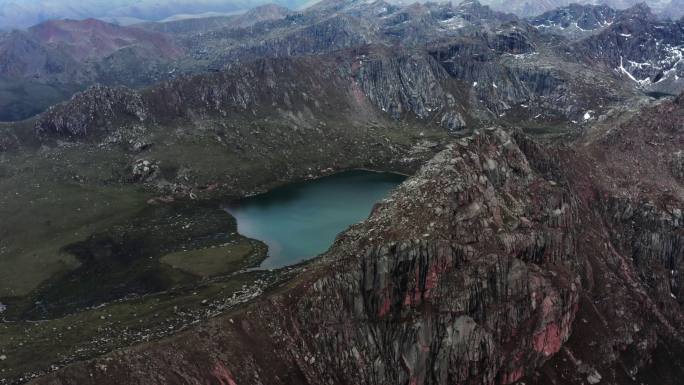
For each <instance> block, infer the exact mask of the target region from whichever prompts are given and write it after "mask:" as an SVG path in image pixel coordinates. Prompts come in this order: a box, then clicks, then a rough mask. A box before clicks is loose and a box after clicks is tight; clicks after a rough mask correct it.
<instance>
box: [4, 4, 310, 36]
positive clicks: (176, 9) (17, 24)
mask: <svg viewBox="0 0 684 385" xmlns="http://www.w3.org/2000/svg"><path fill="white" fill-rule="evenodd" d="M270 2H271V1H269V0H197V1H189V0H165V1H156V0H88V1H83V2H79V3H78V5H75V4H74V2H73V1H69V0H0V30H11V29H15V28H27V27H30V26H32V25H35V24H39V23H42V22H44V21H47V20H50V19H87V18H98V19H107V20H112V21H121V23H122V24H131V23H134V22H142V21H160V20H164V19H167V18H174V17H176V16H178V15H182V16H185V15H190V14H203V13H207V12H218V13H231V12H236V11H244V10H247V9H250V8H253V7H255V6H258V5H263V4H265V3H270ZM275 3H277V4H279V5H282V6H285V7H288V8H291V9H297V8H299V7H300V6H302V5H304V4H305V3H307V2H306V1H303V0H276V1H275Z"/></svg>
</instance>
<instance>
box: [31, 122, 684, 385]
mask: <svg viewBox="0 0 684 385" xmlns="http://www.w3.org/2000/svg"><path fill="white" fill-rule="evenodd" d="M677 135H681V132H679V133H678V134H677ZM590 146H591V145H589V147H590ZM587 151H588V150H585V149H582V150H577V151H575V150H571V149H569V148H564V147H561V148H554V147H545V146H541V145H539V144H537V143H535V142H533V141H531V140H530V139H528V138H527V137H525V136H524V135H521V134H514V135H509V134H506V133H505V132H503V131H502V130H499V129H490V130H485V131H484V132H479V133H476V134H475V135H473V136H472V137H469V138H464V139H461V140H459V141H458V142H456V143H454V144H453V145H450V146H449V147H448V148H447V149H445V150H444V151H443V152H441V153H439V154H438V155H437V156H436V157H435V158H434V159H432V160H431V161H430V162H428V163H427V164H426V165H425V166H424V167H423V168H422V169H421V171H419V172H418V173H417V175H415V176H414V177H412V178H411V179H409V180H408V181H407V182H406V183H404V184H403V185H402V186H401V187H400V188H399V189H398V190H397V191H396V192H395V193H393V194H392V196H391V197H389V198H388V199H386V200H385V201H383V202H381V203H380V204H379V205H378V206H377V207H376V208H375V209H374V211H373V213H372V215H371V216H370V218H369V219H368V220H367V221H365V222H364V223H362V224H359V225H356V226H354V227H352V228H351V229H350V230H349V231H347V232H346V233H344V234H342V235H341V236H340V237H339V238H338V240H337V241H336V242H335V244H334V245H333V247H332V248H331V250H330V251H329V252H328V253H327V254H326V255H324V256H323V258H321V259H320V260H318V261H316V262H314V263H313V264H311V265H309V266H307V267H306V268H305V269H303V270H306V272H305V273H303V274H301V275H300V276H299V277H298V278H296V279H295V280H294V281H292V282H291V283H288V284H286V285H284V286H282V287H279V288H276V289H274V291H273V292H271V293H270V294H269V295H267V296H266V297H264V298H263V299H261V300H258V301H257V302H256V303H254V304H252V305H250V306H247V307H246V308H243V309H239V310H237V311H234V312H232V313H230V314H226V315H224V316H222V317H220V318H217V319H215V320H213V321H211V322H209V323H208V324H206V325H203V326H201V327H199V328H198V329H197V330H193V331H189V332H186V333H184V334H182V335H179V336H176V337H174V338H172V339H169V340H166V341H163V342H160V343H155V344H152V345H149V346H144V347H140V348H136V349H130V350H126V351H121V352H117V353H115V354H113V355H111V356H109V357H105V358H102V359H98V360H95V361H91V362H88V363H82V364H77V365H74V366H72V367H68V368H66V369H64V370H62V371H60V372H57V373H55V374H52V375H50V376H48V377H46V378H43V379H41V380H39V381H37V382H36V383H40V384H66V383H82V384H114V383H121V382H122V381H125V382H126V383H129V384H145V383H149V381H150V379H151V378H154V381H155V382H156V383H169V384H175V383H185V382H197V383H222V384H340V383H358V384H448V383H467V384H510V383H515V382H516V381H524V382H529V383H540V384H541V383H550V382H551V381H555V382H556V383H563V384H574V383H577V384H579V383H586V382H589V383H591V384H595V383H599V382H601V381H604V382H605V383H614V384H622V383H631V381H632V380H631V379H632V378H637V377H638V378H640V379H642V380H645V381H647V383H650V382H648V381H650V380H649V379H652V377H649V376H652V373H653V372H654V371H655V372H658V373H660V376H661V379H664V381H665V382H663V383H674V382H671V381H670V382H668V380H667V379H668V378H669V379H674V378H676V376H678V375H681V374H684V371H683V370H682V366H681V363H680V362H679V361H676V360H675V361H673V362H675V363H674V364H672V361H669V360H673V359H675V357H676V354H677V353H676V352H678V351H682V346H684V345H683V344H684V341H683V340H682V336H681V334H680V333H681V332H680V331H679V326H680V325H682V324H684V316H683V315H684V314H683V312H682V308H681V303H679V302H677V301H678V300H677V299H676V298H677V295H678V294H681V290H682V289H681V287H682V284H681V278H680V277H681V273H682V271H681V269H682V261H681V259H682V244H684V242H683V239H682V234H683V228H682V226H683V223H682V219H681V211H680V210H681V207H682V204H681V200H679V199H677V198H676V197H672V195H658V196H657V197H659V198H661V199H660V200H658V201H656V202H654V203H653V204H649V203H639V202H641V201H643V200H644V199H646V198H647V196H646V195H639V196H636V197H629V196H627V195H624V194H621V193H620V190H619V189H615V188H611V187H606V186H604V185H602V184H600V183H598V181H597V180H596V179H595V175H594V174H593V173H592V172H591V167H592V165H593V164H592V163H593V162H594V161H596V159H595V158H593V156H592V155H591V153H590V152H587ZM665 198H667V199H665ZM664 202H667V204H664ZM678 210H679V211H678ZM603 334H605V335H603ZM663 363H667V368H668V371H659V365H663ZM169 368H173V369H169ZM668 376H670V377H668Z"/></svg>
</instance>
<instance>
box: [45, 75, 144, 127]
mask: <svg viewBox="0 0 684 385" xmlns="http://www.w3.org/2000/svg"><path fill="white" fill-rule="evenodd" d="M147 118H148V110H147V106H146V105H145V102H144V101H143V99H142V97H141V95H140V94H139V93H137V92H135V91H133V90H130V89H126V88H109V87H104V86H93V87H91V88H89V89H88V90H87V91H85V92H83V93H80V94H77V95H76V96H74V97H73V98H72V99H71V100H70V101H69V102H67V103H63V104H61V105H58V106H56V107H52V108H50V110H48V111H47V112H46V113H45V114H43V115H42V116H41V118H40V119H39V120H38V122H37V123H36V127H35V130H36V133H37V134H38V135H41V136H64V137H71V138H84V137H88V136H91V137H93V136H94V137H97V136H99V135H103V134H104V133H106V132H107V131H109V130H111V129H113V128H116V127H118V126H119V125H122V124H125V123H128V122H138V123H140V122H144V121H145V120H146V119H147Z"/></svg>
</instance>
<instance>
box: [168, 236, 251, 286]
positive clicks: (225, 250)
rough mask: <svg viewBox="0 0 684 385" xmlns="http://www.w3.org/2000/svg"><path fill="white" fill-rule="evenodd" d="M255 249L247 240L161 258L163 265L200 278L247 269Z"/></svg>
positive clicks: (180, 252)
mask: <svg viewBox="0 0 684 385" xmlns="http://www.w3.org/2000/svg"><path fill="white" fill-rule="evenodd" d="M252 253H254V248H253V246H252V244H251V242H249V241H248V240H247V239H243V240H240V241H237V243H235V244H229V245H221V246H215V247H208V248H205V249H199V250H188V251H178V252H175V253H170V254H167V255H165V256H163V257H162V258H161V261H162V262H163V263H166V264H167V265H170V266H171V267H173V268H175V269H180V270H183V271H185V272H188V273H190V274H194V275H198V276H200V277H211V276H215V275H222V274H230V273H233V272H235V271H238V270H240V269H242V268H244V267H245V262H246V260H247V258H248V257H249V256H250V255H251V254H252Z"/></svg>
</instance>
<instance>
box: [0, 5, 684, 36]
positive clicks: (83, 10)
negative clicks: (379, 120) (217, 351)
mask: <svg viewBox="0 0 684 385" xmlns="http://www.w3.org/2000/svg"><path fill="white" fill-rule="evenodd" d="M269 2H270V1H269V0H228V1H224V0H199V1H190V0H167V1H163V2H160V1H155V0H141V1H134V0H111V1H105V0H88V1H86V2H81V3H79V4H78V6H74V4H73V2H71V1H68V0H40V1H39V0H21V1H19V0H0V30H11V29H15V28H27V27H29V26H32V25H35V24H38V23H41V22H44V21H46V20H50V19H87V18H98V19H103V20H108V21H112V22H116V23H120V24H124V25H127V24H134V23H140V22H144V21H162V20H167V19H174V18H186V17H188V16H189V15H209V14H214V15H216V14H227V13H235V12H241V11H242V12H243V11H245V10H247V9H250V8H253V7H255V6H258V5H263V4H265V3H269ZM316 2H317V1H315V0H314V1H306V0H275V1H273V3H275V4H277V5H280V6H284V7H287V8H290V9H300V8H302V7H304V6H308V5H311V4H314V3H316ZM415 2H416V1H414V0H394V1H390V3H394V4H402V5H407V4H410V3H415ZM418 2H421V3H422V2H425V1H418ZM642 2H643V3H646V4H648V5H649V6H650V7H651V8H653V9H654V10H655V11H656V13H663V14H665V15H668V16H671V17H675V18H679V17H681V16H682V15H683V14H684V2H683V1H682V0H483V1H481V3H483V4H486V5H489V6H491V7H492V8H493V9H495V10H499V11H503V12H512V13H515V14H517V15H519V16H525V17H527V16H534V15H539V14H542V13H543V12H546V11H550V10H552V9H554V8H558V7H562V6H566V5H569V4H571V3H582V4H605V5H608V6H610V7H612V8H616V9H624V8H628V7H631V6H633V5H636V4H639V3H642ZM453 3H454V4H457V3H459V1H458V0H456V1H453Z"/></svg>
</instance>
